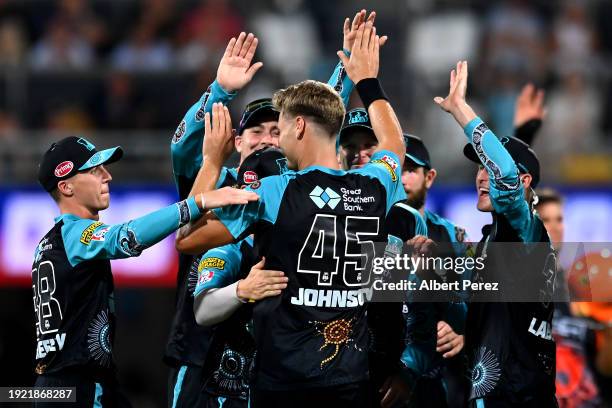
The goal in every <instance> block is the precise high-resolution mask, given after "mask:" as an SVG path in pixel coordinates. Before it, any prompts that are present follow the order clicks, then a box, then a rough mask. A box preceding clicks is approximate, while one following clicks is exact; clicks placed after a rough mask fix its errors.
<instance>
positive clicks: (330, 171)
mask: <svg viewBox="0 0 612 408" xmlns="http://www.w3.org/2000/svg"><path fill="white" fill-rule="evenodd" d="M314 170H319V171H322V172H323V173H327V174H333V175H335V176H343V175H345V174H346V170H336V169H330V168H329V167H323V166H317V165H315V166H308V167H306V168H305V169H302V170H300V171H297V172H296V173H297V174H305V173H308V172H310V171H314Z"/></svg>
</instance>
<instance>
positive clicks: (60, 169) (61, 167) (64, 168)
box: [53, 161, 74, 178]
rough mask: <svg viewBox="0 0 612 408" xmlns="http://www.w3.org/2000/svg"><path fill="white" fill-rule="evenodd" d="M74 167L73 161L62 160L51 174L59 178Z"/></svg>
mask: <svg viewBox="0 0 612 408" xmlns="http://www.w3.org/2000/svg"><path fill="white" fill-rule="evenodd" d="M72 169H74V163H73V162H71V161H63V162H61V163H60V164H58V165H57V167H56V168H55V171H54V172H53V174H54V175H55V177H58V178H61V177H64V176H67V175H68V174H70V172H71V171H72Z"/></svg>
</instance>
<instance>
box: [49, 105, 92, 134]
mask: <svg viewBox="0 0 612 408" xmlns="http://www.w3.org/2000/svg"><path fill="white" fill-rule="evenodd" d="M93 128H94V123H93V120H92V119H91V117H90V116H89V114H88V113H87V112H85V111H84V110H83V109H81V108H80V107H78V106H70V105H66V106H62V107H60V108H58V109H56V110H53V111H51V112H50V113H49V115H48V116H47V129H48V130H51V131H56V132H67V133H72V132H83V131H88V130H92V129H93Z"/></svg>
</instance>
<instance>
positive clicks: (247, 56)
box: [217, 33, 263, 92]
mask: <svg viewBox="0 0 612 408" xmlns="http://www.w3.org/2000/svg"><path fill="white" fill-rule="evenodd" d="M257 43H258V40H257V37H255V36H254V35H253V33H249V35H246V34H245V33H240V35H239V36H238V39H236V38H232V39H231V40H230V41H229V43H228V44H227V48H226V49H225V53H224V54H223V58H221V62H220V63H219V68H218V69H217V82H218V83H219V85H221V87H222V88H223V89H225V90H226V91H228V92H234V91H238V90H240V89H242V88H243V87H244V86H245V85H246V84H248V83H249V82H251V79H253V76H254V75H255V73H256V72H257V71H258V70H259V69H260V68H261V67H262V66H263V63H262V62H256V63H255V64H253V65H251V62H252V61H253V57H254V56H255V51H256V50H257Z"/></svg>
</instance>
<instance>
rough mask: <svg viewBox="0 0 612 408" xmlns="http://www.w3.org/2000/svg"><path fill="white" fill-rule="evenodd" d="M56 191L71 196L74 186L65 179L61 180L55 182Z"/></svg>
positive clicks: (61, 194)
mask: <svg viewBox="0 0 612 408" xmlns="http://www.w3.org/2000/svg"><path fill="white" fill-rule="evenodd" d="M57 191H59V193H60V196H66V197H72V196H73V195H74V187H73V185H72V183H70V182H69V181H67V180H62V181H60V182H59V183H57Z"/></svg>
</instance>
